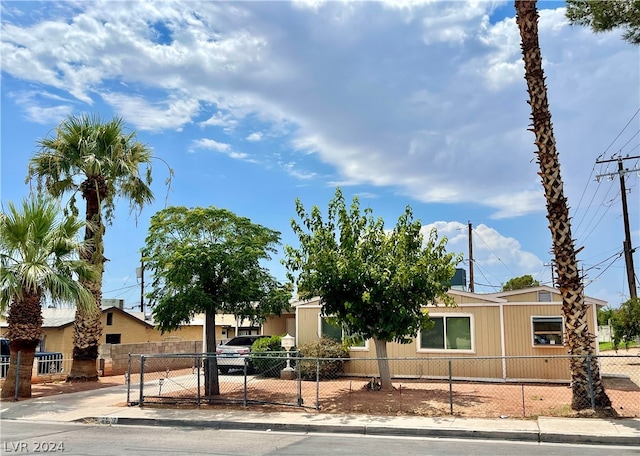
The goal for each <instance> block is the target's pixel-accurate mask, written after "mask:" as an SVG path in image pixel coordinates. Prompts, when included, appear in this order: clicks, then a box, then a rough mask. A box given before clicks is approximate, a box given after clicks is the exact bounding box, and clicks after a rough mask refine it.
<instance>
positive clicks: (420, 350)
mask: <svg viewBox="0 0 640 456" xmlns="http://www.w3.org/2000/svg"><path fill="white" fill-rule="evenodd" d="M429 318H431V319H432V320H433V319H436V318H442V319H443V321H442V326H443V330H444V332H443V338H444V339H443V342H444V344H443V345H444V348H428V347H425V348H423V347H422V329H421V330H420V331H418V335H417V336H416V351H417V352H418V353H475V352H476V334H475V318H474V315H473V314H472V313H448V312H447V313H435V314H431V313H429ZM447 318H468V319H469V333H470V336H469V337H470V338H471V348H461V349H458V348H447V345H446V340H447V325H446V320H447Z"/></svg>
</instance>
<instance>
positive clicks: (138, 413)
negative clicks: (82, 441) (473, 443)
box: [0, 386, 640, 447]
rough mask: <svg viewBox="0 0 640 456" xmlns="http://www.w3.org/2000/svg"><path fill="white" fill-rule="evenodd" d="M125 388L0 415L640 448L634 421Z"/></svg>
mask: <svg viewBox="0 0 640 456" xmlns="http://www.w3.org/2000/svg"><path fill="white" fill-rule="evenodd" d="M125 402H126V387H123V386H116V387H110V388H103V389H99V390H93V391H84V392H79V393H71V394H61V395H58V396H49V397H42V398H36V399H30V400H26V401H19V402H3V403H2V404H1V405H0V409H1V414H2V420H21V421H53V422H81V423H96V424H102V425H128V424H135V425H152V426H189V427H207V428H213V429H243V430H261V431H287V432H323V433H350V434H362V435H389V436H413V437H441V438H474V439H499V440H516V441H533V442H547V443H581V444H585V443H591V444H610V445H634V446H638V447H640V419H637V418H636V419H618V420H615V419H598V418H552V417H540V418H538V419H537V420H522V419H513V418H508V417H507V418H505V419H500V418H496V419H492V418H486V419H485V418H457V417H412V416H369V415H356V414H352V415H338V414H333V413H331V414H329V413H316V412H304V411H303V412H300V411H295V412H294V411H292V412H259V411H258V412H256V411H244V410H228V409H225V410H212V409H207V410H204V409H169V408H153V407H135V406H134V407H127V406H125Z"/></svg>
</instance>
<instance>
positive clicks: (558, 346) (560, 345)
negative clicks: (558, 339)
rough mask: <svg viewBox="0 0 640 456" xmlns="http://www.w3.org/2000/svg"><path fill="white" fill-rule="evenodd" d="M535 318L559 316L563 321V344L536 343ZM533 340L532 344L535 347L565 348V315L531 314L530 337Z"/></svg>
mask: <svg viewBox="0 0 640 456" xmlns="http://www.w3.org/2000/svg"><path fill="white" fill-rule="evenodd" d="M534 318H559V319H560V320H561V321H562V326H561V328H562V334H561V336H562V343H561V344H535V343H534V342H533V341H534V333H533V319H534ZM529 340H530V341H531V346H532V347H533V348H564V347H565V337H564V317H562V316H560V315H531V337H530V339H529Z"/></svg>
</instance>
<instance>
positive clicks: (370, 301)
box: [285, 188, 460, 388]
mask: <svg viewBox="0 0 640 456" xmlns="http://www.w3.org/2000/svg"><path fill="white" fill-rule="evenodd" d="M296 212H297V215H298V218H299V219H300V222H299V223H298V222H297V221H296V220H292V222H291V226H292V228H293V231H294V233H295V234H296V235H297V236H298V239H299V241H300V247H299V248H294V247H292V246H286V247H285V252H286V260H285V264H286V266H287V270H288V275H289V278H290V280H292V281H295V283H296V284H297V287H298V294H299V296H300V297H301V298H303V299H305V298H310V297H314V296H319V297H320V298H321V301H322V312H323V314H324V315H326V316H329V317H333V318H335V319H336V320H337V321H339V322H340V323H341V324H342V325H343V327H344V329H345V331H346V332H348V333H350V334H357V335H359V336H360V337H362V338H363V339H369V338H373V339H374V342H375V343H376V353H377V356H378V358H379V359H382V358H386V343H387V342H390V341H396V342H400V343H408V342H410V341H411V340H412V339H413V338H415V337H416V335H417V334H418V331H419V330H420V329H421V328H423V327H426V326H428V324H429V322H430V320H429V316H428V313H427V312H426V310H425V309H424V306H426V305H428V304H432V303H436V302H437V301H440V302H444V303H447V304H449V303H451V301H450V297H449V296H448V295H447V291H448V289H449V287H450V281H451V278H452V277H453V275H454V272H455V265H456V264H457V263H458V262H459V261H460V257H459V256H457V255H455V254H453V253H447V252H446V250H445V246H446V239H440V240H439V239H438V236H437V233H436V231H435V230H432V231H431V232H430V233H429V236H428V238H427V239H426V240H425V239H424V238H423V235H422V232H421V229H422V225H421V223H420V221H419V220H414V219H413V213H412V210H411V208H410V207H407V208H406V209H405V212H404V214H402V215H401V216H400V217H399V219H398V222H397V224H396V226H395V227H394V228H393V230H391V231H387V230H385V228H384V223H383V220H382V219H381V218H378V219H375V218H374V217H373V215H372V210H371V209H369V208H367V209H365V210H364V211H361V210H360V204H359V201H358V199H357V198H354V199H353V202H352V204H351V206H350V207H347V206H346V203H345V200H344V197H343V194H342V191H341V190H340V189H339V188H338V189H336V193H335V196H334V198H333V199H332V200H331V201H330V202H329V209H328V213H327V217H326V219H324V218H323V215H322V213H321V211H320V209H318V207H316V206H314V207H313V208H312V209H311V212H307V211H306V210H305V209H304V207H303V205H302V203H301V202H300V200H296ZM381 350H384V352H383V353H381ZM385 369H386V371H385ZM380 371H381V372H380V376H381V383H382V386H383V388H387V387H390V383H391V381H390V376H388V377H387V378H385V376H387V374H388V366H384V365H383V364H380Z"/></svg>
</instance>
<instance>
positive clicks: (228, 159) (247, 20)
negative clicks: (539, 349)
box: [0, 0, 640, 308]
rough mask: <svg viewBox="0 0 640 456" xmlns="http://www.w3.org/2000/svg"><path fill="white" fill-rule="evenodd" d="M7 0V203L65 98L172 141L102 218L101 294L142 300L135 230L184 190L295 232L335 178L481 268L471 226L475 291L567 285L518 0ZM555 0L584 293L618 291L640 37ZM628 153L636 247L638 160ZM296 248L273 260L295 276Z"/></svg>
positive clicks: (545, 16)
mask: <svg viewBox="0 0 640 456" xmlns="http://www.w3.org/2000/svg"><path fill="white" fill-rule="evenodd" d="M0 8H1V10H0V13H1V38H0V39H1V45H2V48H1V78H2V79H1V100H0V101H1V111H0V116H1V169H0V171H1V174H0V175H1V184H0V192H1V195H0V196H1V203H2V206H3V207H6V204H7V202H9V201H14V202H18V201H20V200H21V199H22V198H25V197H27V196H28V195H29V191H30V186H29V184H28V183H26V182H25V177H26V174H27V166H28V162H29V159H30V158H31V157H33V156H34V154H35V153H36V152H37V141H38V140H41V139H43V138H47V137H52V135H53V134H54V129H55V127H56V125H58V124H59V123H60V122H61V121H62V120H64V118H65V117H66V116H68V115H78V114H82V113H89V114H92V115H99V116H101V117H102V118H103V119H104V120H109V119H111V118H113V117H114V116H119V117H122V118H123V119H124V121H125V124H126V126H127V128H128V129H130V130H131V131H135V132H136V133H137V138H138V140H139V141H141V142H143V143H145V144H146V145H147V146H148V147H150V148H151V149H152V150H153V154H154V156H155V157H157V159H156V160H154V163H153V176H154V182H153V185H152V189H153V191H154V193H155V200H154V202H153V203H152V204H150V205H148V206H147V207H145V208H144V209H143V210H142V212H141V213H139V214H131V213H130V212H129V208H128V205H127V203H126V201H120V205H119V207H118V209H117V211H116V214H115V218H114V220H113V223H112V225H110V226H108V227H107V232H106V235H105V255H106V257H107V258H108V262H107V263H106V265H105V275H104V282H103V296H104V297H105V298H111V299H124V300H125V306H126V307H127V308H134V307H136V306H139V305H140V295H141V291H142V288H143V284H142V283H141V280H140V278H138V277H137V274H136V268H138V267H139V266H140V249H141V248H142V247H143V246H144V239H145V237H146V235H147V229H148V225H149V220H150V218H151V217H152V216H153V214H155V213H156V212H157V211H159V210H161V209H163V208H165V207H167V206H186V207H196V206H203V207H207V206H216V207H221V208H225V209H228V210H231V211H233V212H235V213H236V214H238V215H241V216H244V217H248V218H250V219H251V220H252V221H253V222H255V223H259V224H261V225H264V226H266V227H269V228H272V229H274V230H277V231H279V232H280V233H281V241H282V245H283V246H284V245H292V246H297V238H296V237H295V236H294V234H293V232H292V230H291V220H292V219H294V218H295V217H296V213H295V200H296V198H298V199H300V201H301V202H302V204H303V205H304V206H305V208H311V207H312V206H314V205H316V206H318V207H319V208H320V209H321V210H323V212H324V213H326V208H327V205H328V202H329V200H330V199H331V198H332V197H333V195H334V193H335V189H336V187H340V188H341V189H342V191H343V193H344V194H345V197H346V199H347V201H349V202H350V201H351V199H352V198H354V197H358V199H359V201H360V204H361V207H368V208H371V209H372V210H373V215H374V216H376V217H382V219H383V220H384V221H385V227H387V228H389V229H391V228H392V227H393V226H394V225H395V223H396V221H397V219H398V217H399V216H400V215H401V214H402V213H403V212H404V209H405V207H406V206H411V208H412V209H413V213H414V216H415V217H416V218H417V219H419V220H420V221H421V223H422V224H423V225H424V230H425V233H426V232H428V230H429V229H431V228H432V227H435V228H436V229H437V231H438V235H439V236H441V237H446V238H447V239H448V244H447V246H448V247H447V248H448V250H449V251H452V252H457V253H460V254H462V255H463V257H464V260H463V262H462V263H461V264H460V267H463V268H465V269H467V270H468V266H469V249H468V226H469V223H470V224H471V226H472V228H473V230H472V242H473V264H474V278H475V281H474V282H475V291H476V292H485V293H490V292H495V291H499V290H500V287H501V286H502V285H503V284H504V283H505V282H506V281H508V280H509V279H511V278H513V277H518V276H521V275H524V274H531V275H532V276H533V277H534V278H535V279H536V280H538V281H540V282H541V283H542V284H547V285H550V284H551V283H552V282H551V280H552V278H551V267H550V264H551V261H552V253H551V234H550V232H549V229H548V222H547V219H546V206H545V199H544V195H543V190H542V185H541V182H540V177H539V176H538V174H537V173H538V171H539V166H538V164H537V161H536V155H535V150H536V149H535V145H534V144H533V141H534V136H533V134H532V133H531V132H530V131H527V128H528V127H529V123H530V109H529V106H528V104H527V100H528V95H527V92H526V83H525V80H524V69H523V63H522V59H521V51H520V37H519V34H518V29H517V26H516V23H515V11H514V7H513V2H502V1H477V0H475V1H449V2H446V1H434V0H416V1H391V0H388V1H376V2H374V1H370V2H364V1H361V2H339V1H322V0H305V1H293V2H284V1H260V2H244V1H234V2H222V1H206V2H197V1H164V2H143V1H136V2H127V1H117V0H110V1H95V2H94V1H63V2H56V1H44V2H29V1H4V0H3V1H2V2H1V3H0ZM539 8H540V46H541V49H542V54H543V62H544V63H543V65H544V69H545V76H546V80H547V86H548V91H549V104H550V109H551V114H552V121H553V124H554V132H555V137H556V141H557V147H558V152H559V157H560V163H561V172H562V178H563V181H564V192H565V196H566V197H567V199H568V204H569V206H570V216H571V217H572V235H573V237H574V239H575V245H576V248H577V249H580V251H579V254H578V259H579V261H580V265H581V268H582V270H583V272H584V277H585V278H584V283H585V286H586V289H585V290H586V294H587V295H589V296H592V297H596V298H599V299H603V300H605V301H607V302H608V303H609V304H610V305H611V306H612V307H618V306H619V305H620V303H622V302H624V301H625V300H626V299H628V298H629V288H628V284H627V279H626V275H625V262H624V256H623V255H622V243H623V240H624V237H625V233H624V224H623V211H622V204H621V189H620V180H619V176H618V175H617V174H616V170H617V166H618V164H617V162H616V161H615V159H616V158H617V157H627V156H628V157H636V156H638V155H640V136H639V134H640V50H639V48H638V47H634V46H632V45H630V44H628V43H626V42H624V41H623V40H622V39H621V34H622V32H621V31H619V30H616V31H612V32H608V33H600V34H593V33H592V32H591V31H590V30H588V29H586V28H582V27H578V26H573V27H572V26H570V25H569V24H568V23H567V20H566V18H565V15H564V6H563V3H562V2H544V1H543V2H539ZM612 159H613V160H614V161H610V162H606V163H597V162H598V161H603V160H612ZM623 163H624V167H625V169H628V170H629V172H625V173H624V178H625V183H626V189H627V203H628V208H629V220H630V230H631V236H632V245H634V246H638V244H639V243H640V199H639V195H638V194H639V193H640V186H639V180H640V177H639V172H638V170H639V169H640V162H639V160H638V159H637V158H635V159H631V158H630V159H625V160H623ZM167 164H168V166H170V167H171V169H173V171H174V177H173V179H172V181H171V186H170V188H168V187H167V186H166V185H165V180H166V178H167V177H168V175H169V173H168V168H167ZM612 173H613V174H612ZM282 251H283V249H282V248H281V249H280V252H279V253H278V255H276V256H275V257H274V259H273V261H271V262H270V263H268V266H269V268H270V269H271V271H272V273H273V274H274V275H275V276H276V277H278V278H279V279H280V280H285V273H286V271H285V269H284V266H282V265H281V263H280V259H281V258H282V257H283V254H282ZM634 259H635V270H636V275H638V274H639V271H640V255H638V254H637V253H636V255H635V256H634ZM467 275H468V274H467ZM147 279H148V278H147ZM145 282H146V284H145V286H147V285H148V282H149V281H148V280H145ZM146 291H148V289H147V290H146Z"/></svg>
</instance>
